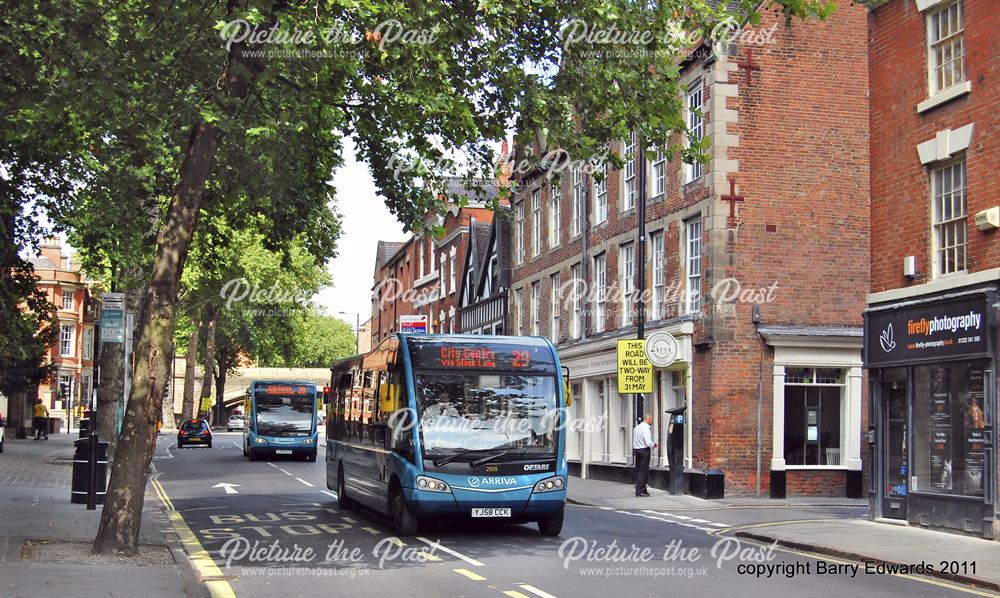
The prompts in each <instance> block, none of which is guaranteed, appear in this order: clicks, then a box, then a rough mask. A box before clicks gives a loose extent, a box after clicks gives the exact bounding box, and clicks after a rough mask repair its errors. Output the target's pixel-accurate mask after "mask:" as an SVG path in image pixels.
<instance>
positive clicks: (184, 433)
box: [178, 430, 188, 436]
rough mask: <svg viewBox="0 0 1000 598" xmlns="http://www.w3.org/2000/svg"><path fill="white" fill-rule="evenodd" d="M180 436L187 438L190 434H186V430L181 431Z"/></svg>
mask: <svg viewBox="0 0 1000 598" xmlns="http://www.w3.org/2000/svg"><path fill="white" fill-rule="evenodd" d="M178 434H179V435H181V436H187V435H188V433H187V432H185V431H184V430H181V431H180V432H178Z"/></svg>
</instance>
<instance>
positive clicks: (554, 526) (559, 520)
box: [538, 507, 566, 536]
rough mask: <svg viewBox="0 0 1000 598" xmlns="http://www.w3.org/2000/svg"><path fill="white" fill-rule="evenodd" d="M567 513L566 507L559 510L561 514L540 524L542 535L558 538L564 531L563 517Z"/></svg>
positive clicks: (539, 528) (547, 518) (543, 520)
mask: <svg viewBox="0 0 1000 598" xmlns="http://www.w3.org/2000/svg"><path fill="white" fill-rule="evenodd" d="M565 513H566V509H565V507H564V508H562V509H559V512H558V513H556V514H555V515H552V516H551V517H546V518H545V519H542V520H540V521H539V522H538V531H539V532H541V533H542V535H543V536H558V535H559V532H561V531H562V526H563V517H564V515H565Z"/></svg>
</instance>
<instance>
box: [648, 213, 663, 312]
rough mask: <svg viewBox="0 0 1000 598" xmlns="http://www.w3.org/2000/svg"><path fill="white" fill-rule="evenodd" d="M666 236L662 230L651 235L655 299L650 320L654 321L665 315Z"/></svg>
mask: <svg viewBox="0 0 1000 598" xmlns="http://www.w3.org/2000/svg"><path fill="white" fill-rule="evenodd" d="M665 236H666V235H665V234H664V231H662V230H658V231H654V232H652V233H650V235H649V245H650V260H651V262H652V263H651V269H652V271H653V272H652V274H653V275H652V279H653V280H652V283H653V284H652V286H653V297H652V305H651V306H650V307H651V309H650V312H651V313H650V319H652V320H660V319H662V318H663V317H664V315H665V313H664V312H665V310H664V307H665V304H666V280H667V273H666V271H665V270H664V248H665V245H664V243H665Z"/></svg>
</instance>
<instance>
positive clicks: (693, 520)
mask: <svg viewBox="0 0 1000 598" xmlns="http://www.w3.org/2000/svg"><path fill="white" fill-rule="evenodd" d="M642 512H643V513H649V514H650V515H660V516H665V517H672V518H674V519H680V520H682V521H688V522H690V523H703V524H705V525H711V526H713V527H730V525H729V524H728V523H715V522H714V521H709V520H707V519H693V518H691V517H687V516H685V515H676V514H674V513H664V512H662V511H650V510H648V509H644V510H643V511H642ZM692 527H694V526H692Z"/></svg>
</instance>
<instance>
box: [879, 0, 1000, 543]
mask: <svg viewBox="0 0 1000 598" xmlns="http://www.w3.org/2000/svg"><path fill="white" fill-rule="evenodd" d="M996 9H997V4H996V3H995V2H992V1H991V0H890V1H888V2H885V3H884V4H882V5H880V6H879V7H877V8H874V9H872V11H871V13H870V16H869V26H870V34H869V46H870V56H871V62H870V66H869V79H870V81H871V158H872V159H871V181H872V186H871V234H872V258H871V276H872V280H871V294H870V295H869V296H868V310H867V312H866V320H865V324H866V329H865V336H866V339H865V365H866V367H868V368H869V378H870V381H871V392H870V394H871V397H872V401H871V409H872V419H873V430H872V431H873V434H874V440H875V443H874V445H873V447H872V457H873V464H874V466H873V481H872V485H871V487H870V491H871V497H872V509H871V514H872V516H873V517H885V518H896V519H904V520H908V521H909V522H910V523H911V524H918V525H923V526H929V527H935V528H942V529H951V530H955V531H959V532H963V533H969V534H975V535H980V536H983V537H987V538H996V537H997V536H998V535H1000V534H998V532H1000V517H998V511H997V507H996V506H995V505H997V492H998V488H997V480H998V479H1000V478H998V476H997V475H996V474H997V472H998V470H997V457H996V452H995V450H994V449H993V448H992V447H995V446H996V445H997V438H996V429H997V409H996V406H997V386H996V384H995V383H994V382H991V379H993V378H994V374H993V372H996V371H997V366H998V364H997V355H996V349H995V347H996V334H997V331H996V322H997V313H996V311H997V301H998V295H997V291H998V289H1000V238H998V237H997V234H998V233H997V227H998V225H1000V213H998V212H1000V208H998V204H1000V181H998V179H997V177H996V173H997V171H998V170H1000V139H998V137H997V133H998V132H1000V79H998V78H997V76H996V75H997V74H998V73H1000V54H998V53H997V47H1000V33H998V32H1000V13H998V12H997V10H996ZM908 422H909V425H908Z"/></svg>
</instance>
